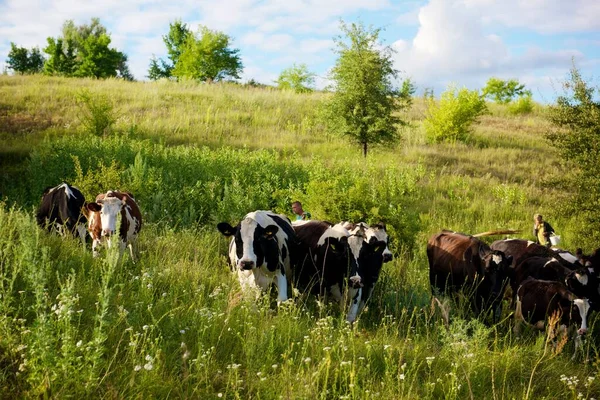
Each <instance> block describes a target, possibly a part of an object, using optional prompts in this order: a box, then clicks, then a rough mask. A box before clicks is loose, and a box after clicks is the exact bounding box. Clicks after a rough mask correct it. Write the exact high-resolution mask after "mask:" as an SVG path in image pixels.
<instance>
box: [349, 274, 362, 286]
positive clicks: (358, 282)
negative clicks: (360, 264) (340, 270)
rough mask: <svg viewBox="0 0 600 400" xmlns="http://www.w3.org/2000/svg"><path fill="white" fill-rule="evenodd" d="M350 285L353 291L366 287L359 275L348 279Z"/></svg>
mask: <svg viewBox="0 0 600 400" xmlns="http://www.w3.org/2000/svg"><path fill="white" fill-rule="evenodd" d="M348 283H349V284H350V287H351V288H353V289H359V288H361V287H363V286H364V284H363V283H362V279H361V278H360V276H358V275H355V276H351V277H350V278H349V279H348Z"/></svg>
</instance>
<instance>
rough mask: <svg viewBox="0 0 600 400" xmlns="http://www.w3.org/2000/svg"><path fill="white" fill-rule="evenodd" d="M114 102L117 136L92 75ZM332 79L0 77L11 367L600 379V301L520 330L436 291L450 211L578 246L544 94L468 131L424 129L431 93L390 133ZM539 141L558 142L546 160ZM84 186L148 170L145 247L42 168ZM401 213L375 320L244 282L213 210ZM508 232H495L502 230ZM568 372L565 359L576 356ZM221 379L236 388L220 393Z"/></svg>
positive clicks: (520, 391) (168, 376)
mask: <svg viewBox="0 0 600 400" xmlns="http://www.w3.org/2000/svg"><path fill="white" fill-rule="evenodd" d="M83 89H86V90H89V91H90V92H91V93H101V94H104V95H106V96H108V98H110V99H112V100H113V101H114V104H115V107H116V110H117V112H118V115H119V118H118V120H117V122H116V123H115V126H114V131H115V133H114V134H113V135H112V136H110V137H107V138H104V139H103V138H99V137H94V136H91V135H89V134H87V133H85V132H84V129H83V126H82V125H81V121H80V119H79V117H78V116H79V114H78V110H79V109H78V106H77V94H78V93H81V90H83ZM324 96H326V95H325V94H321V93H313V94H306V95H296V94H292V93H287V92H279V91H273V90H261V89H252V88H244V87H239V86H234V85H202V84H191V83H185V84H176V83H169V82H160V83H126V82H120V81H116V80H108V81H96V80H77V79H61V78H47V77H36V76H34V77H7V76H0V122H1V123H0V157H1V158H0V169H1V175H0V191H1V193H2V197H3V199H4V202H3V203H1V204H0V227H1V228H0V229H1V232H2V234H1V235H0V387H2V388H3V389H4V391H3V393H2V396H3V397H8V398H18V397H26V398H31V397H52V398H65V397H76V398H89V397H106V398H124V397H125V398H166V397H174V398H182V397H187V398H221V397H222V398H232V399H234V398H240V399H246V398H257V399H258V398H260V399H271V398H273V399H274V398H306V399H313V398H323V399H334V398H335V399H337V398H356V399H370V398H386V399H391V398H430V399H439V398H448V399H464V398H475V399H484V398H485V399H487V398H489V399H501V398H525V397H528V398H561V399H563V398H567V399H568V398H573V399H576V398H578V395H579V393H581V396H583V398H592V397H595V398H598V397H600V396H599V393H600V361H599V360H600V358H599V357H598V354H599V353H598V350H599V347H598V346H599V344H600V342H599V340H598V339H597V338H598V331H599V329H600V327H599V326H598V318H596V317H595V316H594V317H593V318H592V320H591V321H590V322H589V324H590V332H589V334H588V337H589V339H588V340H587V341H586V342H585V344H584V348H583V350H582V351H580V352H579V354H578V355H577V358H576V361H571V360H570V358H571V354H572V352H573V344H572V342H568V343H566V344H565V343H562V342H560V341H547V340H546V335H544V334H538V333H536V332H533V331H531V330H527V329H526V330H525V331H524V334H523V335H522V337H521V338H515V337H514V336H513V334H512V319H511V318H510V316H509V312H510V310H508V303H507V304H506V305H505V315H504V317H505V318H504V320H503V321H502V322H500V323H499V324H497V325H490V324H485V323H484V322H482V321H478V320H473V319H472V318H471V315H470V313H469V312H468V310H467V309H466V307H464V306H461V305H460V304H459V305H457V306H455V307H453V309H452V311H451V316H452V320H451V325H450V327H449V329H446V328H444V326H443V323H442V319H441V315H440V312H439V309H437V308H432V307H431V302H430V300H431V299H430V294H429V287H428V273H427V259H426V255H425V243H426V241H427V238H428V237H429V236H430V235H431V234H432V233H434V232H437V231H439V230H440V229H443V228H448V229H453V230H457V231H463V232H468V233H477V232H483V231H488V230H491V229H501V228H512V229H521V230H523V233H522V235H521V236H522V237H526V238H529V235H530V229H531V222H532V221H531V219H532V216H533V214H534V213H535V212H541V213H542V214H544V216H545V217H546V219H547V220H549V221H550V222H551V223H552V225H553V226H554V227H555V228H556V229H557V230H558V232H559V233H560V234H561V236H562V242H563V244H564V246H565V247H566V248H568V249H574V248H575V247H579V246H580V247H583V248H584V249H585V250H587V251H589V250H591V249H592V247H593V246H594V245H595V244H593V243H588V242H586V239H585V238H582V237H578V236H576V235H575V233H574V232H575V229H574V228H575V227H576V226H577V220H578V218H577V217H578V216H577V215H562V214H561V213H560V209H559V208H557V207H556V205H557V203H558V202H559V200H561V199H564V198H566V197H567V196H568V194H569V192H568V188H566V187H564V185H563V184H562V182H563V180H562V179H563V177H564V176H565V175H566V174H568V173H569V171H567V170H565V169H564V168H563V167H562V166H561V163H560V160H559V159H558V158H557V156H556V155H555V153H554V151H553V150H552V149H551V148H550V147H548V145H547V143H546V142H545V140H544V133H545V132H546V131H547V129H548V124H547V122H546V121H545V120H544V116H543V113H544V110H543V109H538V108H536V110H535V111H534V113H532V114H529V115H527V116H523V117H515V116H511V115H510V114H509V113H508V112H507V111H506V110H505V109H504V108H502V107H500V106H495V105H492V106H491V107H490V109H491V115H487V116H484V117H483V118H481V119H480V122H479V123H478V124H477V125H476V126H475V127H474V128H475V131H474V135H473V140H472V141H471V142H470V143H469V144H455V145H451V144H439V145H426V144H425V139H424V137H425V136H424V135H425V134H424V131H423V129H422V126H421V123H422V120H423V118H424V115H425V111H424V110H425V109H424V102H422V101H421V100H420V99H416V100H415V104H414V106H413V107H412V109H411V110H409V111H408V112H407V114H406V115H405V117H406V118H407V119H408V120H409V121H411V128H410V129H407V130H405V131H404V132H402V135H403V141H402V142H401V143H400V144H399V145H398V146H396V147H393V148H373V149H372V151H370V153H369V156H368V157H367V158H366V159H363V158H362V155H361V149H359V148H358V147H353V146H351V145H350V144H348V143H346V141H345V140H344V139H343V138H337V137H332V136H330V135H328V134H327V133H326V132H325V131H324V130H323V128H322V126H321V125H320V124H319V122H318V119H317V117H316V108H317V106H318V103H319V102H320V101H321V100H322V99H323V98H324ZM540 160H544V164H543V165H544V166H543V167H541V164H540ZM63 179H66V180H68V181H69V182H70V183H72V184H75V185H77V186H79V187H80V188H81V189H82V191H83V192H84V194H85V195H86V197H87V198H92V197H94V196H95V195H96V194H97V193H99V192H101V191H105V190H108V189H122V190H130V191H132V192H133V193H134V194H135V195H136V198H137V199H138V201H139V204H140V207H141V209H142V212H143V214H144V222H145V225H144V228H143V230H142V232H141V234H140V238H139V246H138V247H139V252H140V254H139V260H138V262H136V263H135V264H134V263H132V262H131V260H130V259H129V256H128V255H127V254H126V255H125V256H124V257H123V258H122V259H121V260H119V259H118V257H117V256H118V255H117V254H115V253H114V252H109V253H108V254H103V255H102V256H101V257H100V258H97V259H94V258H92V256H91V252H90V250H89V244H88V249H87V250H86V251H84V250H83V249H82V248H81V246H80V244H79V242H78V241H77V240H73V239H65V240H63V239H61V238H59V237H57V236H55V235H51V234H48V233H46V232H43V231H41V230H39V229H38V228H37V226H36V225H35V221H34V218H33V212H34V208H35V206H36V205H37V203H38V202H39V198H40V195H41V192H42V190H43V189H44V187H45V186H49V185H55V184H57V183H58V182H60V181H61V180H63ZM295 199H299V200H301V201H302V202H303V204H304V206H305V207H304V208H305V209H307V210H309V211H310V212H311V213H312V214H313V216H314V217H315V218H320V219H328V220H332V221H335V220H342V219H350V220H359V219H365V220H367V221H368V222H376V221H379V220H384V221H386V222H387V223H388V226H389V230H390V233H391V234H392V248H393V251H394V253H395V255H396V257H395V259H394V261H392V262H391V263H389V264H386V265H385V266H384V271H383V273H382V276H381V279H380V282H379V284H378V286H377V287H376V290H375V294H374V298H373V299H372V302H371V303H370V304H369V306H368V310H367V311H366V312H365V313H363V315H362V316H361V317H360V319H359V320H358V321H357V323H356V324H355V325H354V326H352V327H350V326H348V325H347V324H346V323H345V322H344V315H345V313H344V312H343V311H342V310H340V309H339V308H337V307H335V306H334V305H331V304H325V305H322V304H319V303H317V302H316V301H315V299H313V298H307V297H306V296H302V295H301V296H300V297H297V298H295V299H294V300H293V301H292V302H290V303H289V304H284V305H283V306H281V307H279V308H277V307H276V306H275V305H274V304H273V303H274V302H273V297H272V296H271V297H270V296H264V297H263V298H261V299H260V300H259V301H258V302H256V303H255V302H248V301H246V300H244V299H243V298H242V296H241V293H240V291H239V284H238V283H237V281H236V279H235V278H234V277H233V276H232V275H231V274H230V272H229V268H228V266H227V261H226V253H227V244H228V243H227V240H226V239H225V238H224V237H222V236H221V235H220V234H219V233H218V232H217V230H216V229H215V224H216V223H217V222H220V221H228V222H230V223H234V222H237V221H238V220H239V219H240V218H241V217H242V216H243V215H244V214H245V213H247V212H248V211H252V210H256V209H264V208H268V209H273V210H275V211H279V212H284V213H287V214H290V209H289V208H290V202H291V201H292V200H295ZM490 239H492V238H490ZM563 375H564V376H563ZM219 394H220V396H219Z"/></svg>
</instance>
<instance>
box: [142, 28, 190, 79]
mask: <svg viewBox="0 0 600 400" xmlns="http://www.w3.org/2000/svg"><path fill="white" fill-rule="evenodd" d="M190 36H193V34H192V31H191V30H190V29H189V28H188V26H187V24H184V23H183V22H181V20H176V21H175V22H173V23H171V24H169V33H168V34H166V35H165V36H163V37H162V38H163V42H165V46H167V53H168V54H169V60H170V61H171V63H170V64H169V63H168V62H166V61H165V60H163V59H162V58H159V59H157V58H156V57H155V56H153V57H152V59H151V60H150V67H149V69H148V78H150V79H151V80H157V79H160V78H170V77H171V75H172V72H173V68H174V67H175V65H177V62H178V61H179V57H180V56H181V52H182V51H183V46H184V44H185V43H186V41H187V39H188V38H189V37H190Z"/></svg>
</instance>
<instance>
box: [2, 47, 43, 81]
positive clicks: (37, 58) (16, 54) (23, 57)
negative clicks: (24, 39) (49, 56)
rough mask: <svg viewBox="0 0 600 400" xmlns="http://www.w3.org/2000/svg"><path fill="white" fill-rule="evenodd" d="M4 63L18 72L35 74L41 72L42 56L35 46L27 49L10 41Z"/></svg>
mask: <svg viewBox="0 0 600 400" xmlns="http://www.w3.org/2000/svg"><path fill="white" fill-rule="evenodd" d="M6 64H7V65H8V67H9V68H10V69H12V70H13V71H14V72H16V73H18V74H35V73H38V72H42V68H43V67H44V57H43V56H42V54H41V53H40V49H39V48H37V47H34V48H33V49H31V50H27V49H26V48H25V47H17V45H16V44H14V43H12V42H11V43H10V52H9V53H8V58H7V60H6Z"/></svg>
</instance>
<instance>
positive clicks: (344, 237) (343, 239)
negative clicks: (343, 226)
mask: <svg viewBox="0 0 600 400" xmlns="http://www.w3.org/2000/svg"><path fill="white" fill-rule="evenodd" d="M339 240H340V243H342V244H348V236H342V237H341V238H340V239H339Z"/></svg>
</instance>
